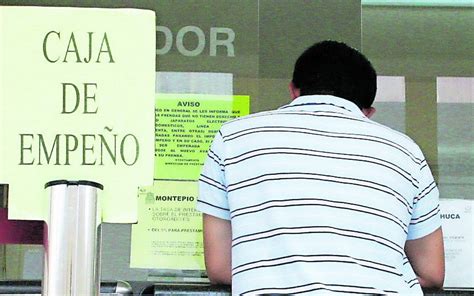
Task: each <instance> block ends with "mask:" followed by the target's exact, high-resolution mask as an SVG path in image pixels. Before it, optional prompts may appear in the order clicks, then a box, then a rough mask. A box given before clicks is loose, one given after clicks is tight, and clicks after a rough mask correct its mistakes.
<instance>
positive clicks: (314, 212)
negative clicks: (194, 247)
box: [197, 95, 441, 295]
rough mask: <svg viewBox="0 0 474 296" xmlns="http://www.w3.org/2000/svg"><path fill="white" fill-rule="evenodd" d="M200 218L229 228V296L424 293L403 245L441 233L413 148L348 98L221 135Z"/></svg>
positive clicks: (286, 111) (235, 126)
mask: <svg viewBox="0 0 474 296" xmlns="http://www.w3.org/2000/svg"><path fill="white" fill-rule="evenodd" d="M199 185H200V188H199V199H198V203H197V209H198V210H200V211H202V212H204V213H206V214H209V215H212V216H215V217H218V218H222V219H227V220H231V224H232V293H233V294H234V295H259V294H271V293H277V294H300V293H302V294H308V295H313V294H318V293H321V294H336V295H337V294H344V293H352V294H387V295H392V294H398V293H399V294H401V295H422V290H421V287H420V285H419V283H418V280H417V278H416V276H415V273H414V272H413V269H412V267H411V266H410V262H409V261H408V259H407V257H406V255H405V252H404V245H405V241H406V240H407V239H408V240H409V239H416V238H421V237H423V236H426V235H428V234H430V233H431V232H433V231H434V230H436V229H437V228H438V227H440V225H441V222H440V217H439V200H438V195H439V193H438V189H437V186H436V184H435V182H434V180H433V177H432V174H431V172H430V169H429V167H428V165H427V162H426V160H425V158H424V156H423V154H422V152H421V150H420V148H419V147H418V146H417V145H416V144H415V143H414V142H413V141H412V140H411V139H410V138H409V137H407V136H406V135H404V134H401V133H399V132H397V131H394V130H392V129H390V128H388V127H386V126H383V125H381V124H378V123H376V122H374V121H371V120H369V119H368V118H367V117H365V116H364V114H363V113H362V112H361V111H360V110H359V108H358V107H357V106H356V105H355V104H353V103H352V102H350V101H347V100H344V99H342V98H338V97H334V96H326V95H325V96H320V95H317V96H301V97H299V98H297V99H295V100H293V101H292V102H291V103H290V104H289V105H286V106H283V107H281V108H279V109H277V110H273V111H267V112H261V113H256V114H252V115H249V116H246V117H242V118H238V119H235V120H233V121H230V122H228V123H226V124H224V125H223V126H222V128H221V129H220V131H219V132H218V133H217V135H216V136H215V139H214V141H213V143H212V145H211V147H210V149H209V152H208V157H207V160H206V162H205V165H204V167H203V170H202V174H201V177H200V181H199Z"/></svg>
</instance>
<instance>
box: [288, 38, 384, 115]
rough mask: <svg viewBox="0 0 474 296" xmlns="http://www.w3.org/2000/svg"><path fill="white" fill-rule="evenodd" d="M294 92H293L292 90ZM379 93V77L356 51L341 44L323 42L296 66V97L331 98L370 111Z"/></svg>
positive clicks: (304, 56) (366, 60) (299, 60)
mask: <svg viewBox="0 0 474 296" xmlns="http://www.w3.org/2000/svg"><path fill="white" fill-rule="evenodd" d="M292 88H293V89H292ZM376 90H377V74H376V72H375V70H374V68H373V67H372V64H371V63H370V62H369V60H368V59H367V58H366V57H365V56H364V55H363V54H361V53H360V52H359V51H357V50H356V49H354V48H352V47H349V46H347V45H346V44H344V43H341V42H337V41H322V42H319V43H316V44H314V45H313V46H311V47H310V48H308V49H307V50H306V51H305V52H303V54H301V56H300V57H299V58H298V60H297V61H296V63H295V68H294V71H293V79H292V82H291V84H290V92H296V94H294V93H292V97H293V98H294V97H297V96H299V95H315V94H327V95H334V96H337V97H341V98H344V99H346V100H349V101H351V102H353V103H355V104H356V105H357V106H358V107H359V108H360V109H361V110H364V109H370V108H371V106H372V103H373V102H374V99H375V92H376Z"/></svg>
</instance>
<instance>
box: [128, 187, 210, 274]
mask: <svg viewBox="0 0 474 296" xmlns="http://www.w3.org/2000/svg"><path fill="white" fill-rule="evenodd" d="M197 194H198V187H197V182H192V181H156V182H155V183H154V185H153V186H150V187H143V188H140V191H139V195H138V216H139V220H138V224H135V225H133V226H132V242H131V257H130V267H132V268H160V269H184V270H203V269H204V256H203V243H202V218H201V213H199V212H197V211H196V210H195V209H194V207H195V204H196V200H197Z"/></svg>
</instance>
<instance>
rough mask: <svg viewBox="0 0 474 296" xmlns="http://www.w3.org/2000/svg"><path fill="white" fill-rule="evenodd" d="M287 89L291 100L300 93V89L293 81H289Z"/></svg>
mask: <svg viewBox="0 0 474 296" xmlns="http://www.w3.org/2000/svg"><path fill="white" fill-rule="evenodd" d="M288 90H289V91H290V98H291V99H292V100H294V99H296V98H297V97H299V96H300V95H301V91H300V89H299V88H297V87H296V86H295V84H294V83H293V81H291V82H290V84H289V85H288Z"/></svg>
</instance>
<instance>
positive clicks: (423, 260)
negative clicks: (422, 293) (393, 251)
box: [405, 227, 444, 288]
mask: <svg viewBox="0 0 474 296" xmlns="http://www.w3.org/2000/svg"><path fill="white" fill-rule="evenodd" d="M405 253H406V254H407V256H408V260H410V263H411V265H412V267H413V270H414V271H415V274H416V275H417V277H418V281H419V282H420V285H421V286H422V287H423V288H442V287H443V283H444V245H443V231H442V230H441V227H440V228H438V229H437V230H435V231H434V232H432V233H430V234H428V235H427V236H424V237H422V238H419V239H414V240H408V241H406V243H405Z"/></svg>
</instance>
